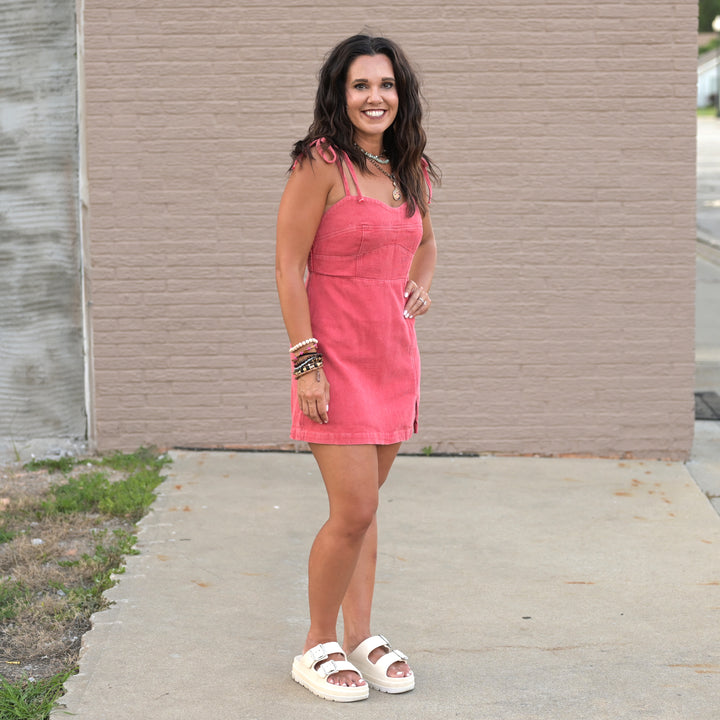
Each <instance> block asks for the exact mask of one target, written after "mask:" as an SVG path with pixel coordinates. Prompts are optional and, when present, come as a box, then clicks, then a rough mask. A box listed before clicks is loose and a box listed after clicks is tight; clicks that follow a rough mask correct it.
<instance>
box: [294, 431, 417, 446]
mask: <svg viewBox="0 0 720 720" xmlns="http://www.w3.org/2000/svg"><path fill="white" fill-rule="evenodd" d="M414 432H417V430H415V431H414ZM412 435H413V428H407V429H406V430H398V431H396V432H393V433H375V434H372V435H371V434H360V433H337V434H336V435H334V436H333V437H329V436H328V433H327V432H322V431H320V432H319V433H313V432H308V431H303V430H299V431H295V430H294V431H292V432H291V433H290V439H291V440H300V441H301V442H310V443H316V444H317V445H394V444H395V443H399V442H405V441H406V440H409V439H410V438H411V437H412Z"/></svg>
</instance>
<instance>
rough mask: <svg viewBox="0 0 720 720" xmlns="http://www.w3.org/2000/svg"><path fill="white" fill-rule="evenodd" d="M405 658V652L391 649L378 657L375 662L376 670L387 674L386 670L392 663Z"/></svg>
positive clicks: (406, 657) (404, 660)
mask: <svg viewBox="0 0 720 720" xmlns="http://www.w3.org/2000/svg"><path fill="white" fill-rule="evenodd" d="M407 659H408V656H407V655H406V654H405V653H403V652H400V651H399V650H391V651H390V652H389V653H385V655H383V656H382V657H381V658H378V660H377V662H376V663H375V667H376V668H377V669H378V670H382V673H383V675H387V671H388V670H389V669H390V666H391V665H392V664H393V663H396V662H406V661H407Z"/></svg>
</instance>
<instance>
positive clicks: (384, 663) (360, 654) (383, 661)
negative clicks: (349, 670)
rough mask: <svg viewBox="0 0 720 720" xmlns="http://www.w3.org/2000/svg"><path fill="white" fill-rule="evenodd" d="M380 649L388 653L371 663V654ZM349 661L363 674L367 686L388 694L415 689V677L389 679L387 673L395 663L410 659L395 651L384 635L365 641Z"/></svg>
mask: <svg viewBox="0 0 720 720" xmlns="http://www.w3.org/2000/svg"><path fill="white" fill-rule="evenodd" d="M379 647H384V648H385V649H386V650H387V651H388V652H386V653H385V655H383V656H382V657H380V658H378V660H377V662H374V663H373V662H371V661H370V658H369V656H370V653H371V652H372V651H373V650H376V649H377V648H379ZM348 659H349V660H350V662H351V663H353V665H356V666H357V668H358V669H359V670H360V672H361V673H362V676H363V677H364V678H365V681H366V682H367V684H368V685H369V686H370V687H371V688H374V689H375V690H379V691H380V692H386V693H404V692H408V691H409V690H412V689H413V688H414V687H415V676H414V675H408V676H407V677H388V674H387V671H388V669H389V668H390V666H391V665H392V664H393V663H396V662H406V661H407V659H408V657H407V655H405V653H402V652H400V650H393V649H392V646H391V645H390V642H389V641H388V639H387V638H386V637H385V636H384V635H373V636H372V637H369V638H368V639H367V640H363V641H362V642H361V643H360V644H359V645H358V646H357V647H356V648H355V649H354V650H353V651H352V652H351V653H350V655H348Z"/></svg>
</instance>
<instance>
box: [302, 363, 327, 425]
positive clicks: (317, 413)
mask: <svg viewBox="0 0 720 720" xmlns="http://www.w3.org/2000/svg"><path fill="white" fill-rule="evenodd" d="M297 395H298V403H299V404H300V409H301V410H302V412H303V414H304V415H307V416H308V417H309V418H310V419H311V420H312V421H313V422H316V423H320V424H322V423H326V422H327V421H328V410H329V407H330V383H329V382H328V381H327V378H326V377H325V373H324V372H323V370H322V368H320V369H319V370H311V371H310V372H309V373H305V374H304V375H301V376H300V377H299V378H298V379H297Z"/></svg>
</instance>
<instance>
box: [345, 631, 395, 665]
mask: <svg viewBox="0 0 720 720" xmlns="http://www.w3.org/2000/svg"><path fill="white" fill-rule="evenodd" d="M379 647H387V648H390V649H392V645H390V641H389V640H388V639H387V638H386V637H385V636H384V635H373V636H372V637H369V638H367V639H366V640H363V641H362V642H361V643H360V644H359V645H358V646H357V647H356V648H355V649H354V650H353V654H356V653H357V654H358V655H360V656H361V657H362V658H364V659H365V660H367V659H368V656H369V655H370V653H371V652H372V651H373V650H376V649H377V648H379Z"/></svg>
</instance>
